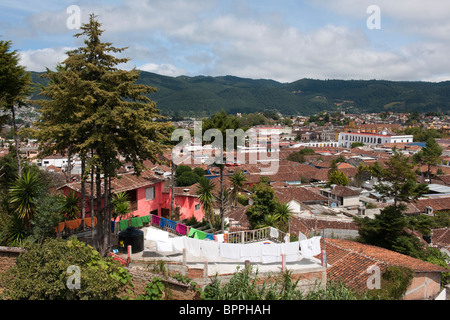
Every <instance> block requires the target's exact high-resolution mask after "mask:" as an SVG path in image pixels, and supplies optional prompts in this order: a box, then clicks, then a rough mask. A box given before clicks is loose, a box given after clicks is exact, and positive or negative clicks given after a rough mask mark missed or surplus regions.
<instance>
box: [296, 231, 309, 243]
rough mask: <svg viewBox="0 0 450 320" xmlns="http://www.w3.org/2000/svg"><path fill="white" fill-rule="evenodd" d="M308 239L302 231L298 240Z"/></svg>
mask: <svg viewBox="0 0 450 320" xmlns="http://www.w3.org/2000/svg"><path fill="white" fill-rule="evenodd" d="M307 239H308V238H307V237H306V236H305V235H304V234H303V233H301V232H300V231H299V232H298V240H300V241H301V240H307Z"/></svg>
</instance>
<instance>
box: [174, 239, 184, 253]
mask: <svg viewBox="0 0 450 320" xmlns="http://www.w3.org/2000/svg"><path fill="white" fill-rule="evenodd" d="M185 239H186V237H185V236H184V237H175V238H173V239H172V249H173V251H175V252H183V249H185V248H186V244H185Z"/></svg>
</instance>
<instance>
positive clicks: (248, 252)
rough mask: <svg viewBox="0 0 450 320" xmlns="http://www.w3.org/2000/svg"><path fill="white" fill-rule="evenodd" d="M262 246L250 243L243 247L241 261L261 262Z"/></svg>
mask: <svg viewBox="0 0 450 320" xmlns="http://www.w3.org/2000/svg"><path fill="white" fill-rule="evenodd" d="M262 246H263V245H262V244H260V243H249V244H244V245H242V246H241V257H240V260H241V261H246V260H248V261H250V262H261V260H262Z"/></svg>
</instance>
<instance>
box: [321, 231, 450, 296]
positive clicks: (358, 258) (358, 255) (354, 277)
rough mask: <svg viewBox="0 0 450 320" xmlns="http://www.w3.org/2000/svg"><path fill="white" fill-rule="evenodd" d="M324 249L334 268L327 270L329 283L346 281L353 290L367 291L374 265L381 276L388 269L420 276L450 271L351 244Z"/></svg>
mask: <svg viewBox="0 0 450 320" xmlns="http://www.w3.org/2000/svg"><path fill="white" fill-rule="evenodd" d="M322 247H323V241H322ZM325 247H326V253H327V262H328V264H329V265H331V267H329V268H328V269H327V274H328V277H329V279H330V280H343V281H344V282H345V283H346V285H347V286H349V287H350V288H353V289H365V288H366V283H367V279H368V277H369V276H370V273H367V269H368V268H369V267H370V266H373V265H377V266H378V267H380V269H381V271H382V272H383V271H384V270H385V269H386V267H388V266H402V267H406V268H409V269H412V270H413V271H414V272H419V273H420V272H448V271H449V270H450V269H446V268H443V267H440V266H437V265H435V264H432V263H429V262H425V261H422V260H419V259H415V258H412V257H409V256H406V255H403V254H400V253H397V252H394V251H390V250H387V249H384V248H380V247H376V246H371V245H366V244H361V243H358V242H355V241H350V240H342V239H326V240H325ZM319 258H320V255H319Z"/></svg>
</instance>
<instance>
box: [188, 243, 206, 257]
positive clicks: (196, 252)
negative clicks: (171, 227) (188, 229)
mask: <svg viewBox="0 0 450 320" xmlns="http://www.w3.org/2000/svg"><path fill="white" fill-rule="evenodd" d="M201 241H202V240H198V239H193V238H186V239H185V245H186V251H187V252H188V253H189V254H190V255H192V256H194V257H200V256H201V255H202V252H201V249H200V242H201Z"/></svg>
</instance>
